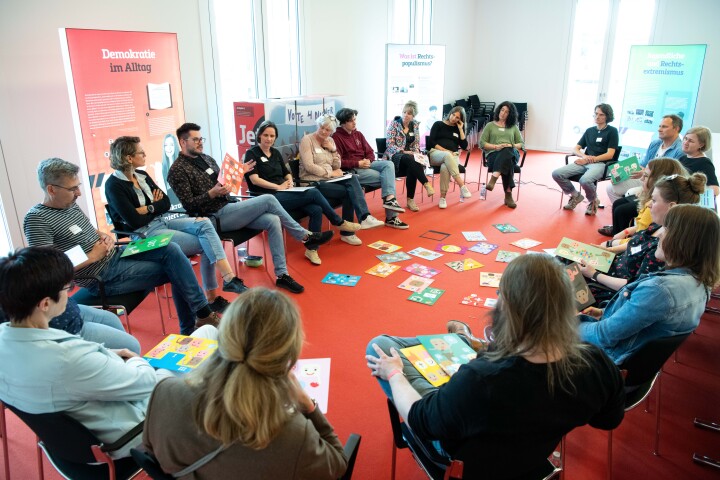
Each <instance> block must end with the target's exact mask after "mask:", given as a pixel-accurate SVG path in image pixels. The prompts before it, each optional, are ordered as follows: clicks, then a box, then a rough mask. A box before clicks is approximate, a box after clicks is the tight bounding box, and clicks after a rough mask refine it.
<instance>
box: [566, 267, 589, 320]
mask: <svg viewBox="0 0 720 480" xmlns="http://www.w3.org/2000/svg"><path fill="white" fill-rule="evenodd" d="M565 273H567V274H568V277H570V281H571V282H572V289H573V298H574V299H575V302H576V303H577V309H578V310H579V311H582V310H584V309H585V308H587V307H589V306H590V305H592V304H593V303H595V297H594V296H593V294H592V292H591V291H590V288H589V287H588V284H587V282H586V281H585V277H583V274H582V273H581V272H580V265H578V263H577V262H573V263H571V264H570V265H566V266H565Z"/></svg>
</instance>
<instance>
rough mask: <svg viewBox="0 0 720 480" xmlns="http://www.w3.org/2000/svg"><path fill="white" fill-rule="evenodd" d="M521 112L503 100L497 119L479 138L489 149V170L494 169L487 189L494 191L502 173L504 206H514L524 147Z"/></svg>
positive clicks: (488, 125) (486, 148) (498, 108)
mask: <svg viewBox="0 0 720 480" xmlns="http://www.w3.org/2000/svg"><path fill="white" fill-rule="evenodd" d="M517 122H518V112H517V108H515V105H514V104H513V103H512V102H502V103H501V104H500V105H498V106H497V108H495V115H494V121H493V122H491V123H488V124H487V125H485V128H483V133H482V136H481V137H480V147H481V148H482V149H483V150H485V151H486V152H487V164H488V169H489V170H490V171H491V172H492V175H491V176H490V181H489V182H488V184H487V189H488V190H490V191H492V189H493V188H495V182H497V179H498V177H501V176H502V185H503V191H504V192H505V205H507V206H508V207H510V208H515V207H517V205H516V204H515V201H514V200H513V198H512V189H513V188H515V180H514V179H513V177H514V175H515V167H517V161H518V158H520V154H519V153H518V150H520V149H521V148H523V147H524V142H523V138H522V135H521V134H520V129H519V128H518V126H517Z"/></svg>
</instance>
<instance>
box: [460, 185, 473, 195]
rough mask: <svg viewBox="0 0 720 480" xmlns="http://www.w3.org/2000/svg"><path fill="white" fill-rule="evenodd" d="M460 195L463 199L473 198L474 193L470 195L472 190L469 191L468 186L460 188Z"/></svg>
mask: <svg viewBox="0 0 720 480" xmlns="http://www.w3.org/2000/svg"><path fill="white" fill-rule="evenodd" d="M460 193H461V194H462V196H463V198H470V197H472V193H470V190H468V187H467V185H463V186H462V187H460Z"/></svg>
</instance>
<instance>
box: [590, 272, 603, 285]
mask: <svg viewBox="0 0 720 480" xmlns="http://www.w3.org/2000/svg"><path fill="white" fill-rule="evenodd" d="M601 273H602V272H598V271H597V270H595V273H593V274H592V279H593V281H595V282H597V283H600V280H598V276H599V275H600V274H601Z"/></svg>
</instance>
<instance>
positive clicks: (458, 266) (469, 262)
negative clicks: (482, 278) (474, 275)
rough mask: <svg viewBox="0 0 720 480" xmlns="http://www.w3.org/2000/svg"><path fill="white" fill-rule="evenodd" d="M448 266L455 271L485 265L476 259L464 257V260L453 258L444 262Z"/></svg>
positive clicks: (473, 268)
mask: <svg viewBox="0 0 720 480" xmlns="http://www.w3.org/2000/svg"><path fill="white" fill-rule="evenodd" d="M445 265H447V266H448V267H450V268H452V269H453V270H455V271H456V272H464V271H467V270H475V269H476V268H482V267H484V266H485V265H483V264H482V263H480V262H478V261H477V260H473V259H472V258H466V259H464V260H455V261H452V262H447V263H445Z"/></svg>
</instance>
